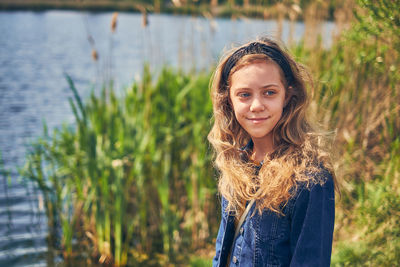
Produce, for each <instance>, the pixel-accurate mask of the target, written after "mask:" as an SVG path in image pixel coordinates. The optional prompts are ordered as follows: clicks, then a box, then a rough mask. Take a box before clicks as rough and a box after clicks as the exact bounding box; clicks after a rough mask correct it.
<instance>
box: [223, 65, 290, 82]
mask: <svg viewBox="0 0 400 267" xmlns="http://www.w3.org/2000/svg"><path fill="white" fill-rule="evenodd" d="M269 84H275V85H279V86H283V87H285V81H284V78H283V75H282V71H281V69H280V67H279V65H278V64H276V63H275V62H274V61H271V60H268V61H265V60H256V61H253V62H248V64H241V65H240V67H238V68H236V69H235V70H234V72H232V73H231V75H230V78H229V87H232V88H237V87H264V86H267V85H269Z"/></svg>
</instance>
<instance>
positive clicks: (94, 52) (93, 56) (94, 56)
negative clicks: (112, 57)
mask: <svg viewBox="0 0 400 267" xmlns="http://www.w3.org/2000/svg"><path fill="white" fill-rule="evenodd" d="M92 59H93V60H94V61H97V60H98V59H99V55H98V54H97V51H96V49H94V48H93V49H92Z"/></svg>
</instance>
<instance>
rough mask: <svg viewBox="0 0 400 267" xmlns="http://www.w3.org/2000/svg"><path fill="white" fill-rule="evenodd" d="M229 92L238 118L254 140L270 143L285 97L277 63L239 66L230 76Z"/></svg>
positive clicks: (260, 62) (263, 62) (265, 62)
mask: <svg viewBox="0 0 400 267" xmlns="http://www.w3.org/2000/svg"><path fill="white" fill-rule="evenodd" d="M229 94H230V99H231V103H232V105H233V110H234V112H235V117H236V119H237V121H238V122H239V124H240V125H241V126H242V127H243V129H244V130H245V131H246V132H247V133H248V134H249V135H250V136H251V138H252V139H253V141H255V140H257V141H261V142H267V143H269V144H272V130H273V129H274V127H275V125H276V124H277V122H278V121H279V119H280V118H281V116H282V111H283V107H284V106H285V99H286V97H285V86H284V85H283V82H282V78H281V74H280V69H279V67H278V65H277V64H276V63H274V62H268V61H259V62H254V63H251V64H249V65H246V66H244V67H242V68H240V69H239V70H237V71H236V72H234V73H233V74H232V76H231V87H230V92H229Z"/></svg>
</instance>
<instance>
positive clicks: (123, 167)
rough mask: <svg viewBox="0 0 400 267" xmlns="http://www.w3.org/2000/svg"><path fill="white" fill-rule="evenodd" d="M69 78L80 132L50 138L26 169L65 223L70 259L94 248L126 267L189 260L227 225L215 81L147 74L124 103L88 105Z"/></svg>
mask: <svg viewBox="0 0 400 267" xmlns="http://www.w3.org/2000/svg"><path fill="white" fill-rule="evenodd" d="M67 80H68V82H69V84H70V88H71V90H72V92H73V98H71V99H70V103H71V108H72V110H73V113H74V115H75V119H76V126H75V128H71V127H67V126H64V127H63V128H62V129H61V130H56V131H55V132H54V134H53V136H52V137H51V138H43V139H42V140H40V141H39V142H38V144H37V145H36V146H34V147H33V148H32V150H31V151H30V153H29V155H28V158H27V165H26V166H25V172H24V175H25V176H26V177H28V178H29V179H31V180H33V181H35V182H36V184H37V185H38V187H39V188H40V189H42V191H43V192H44V197H45V203H46V208H47V214H48V216H49V218H50V219H49V223H50V224H53V226H54V225H56V224H57V223H59V224H60V225H61V228H62V237H61V244H62V250H63V253H64V256H65V258H66V259H67V260H68V259H69V258H74V256H75V255H76V254H77V253H78V252H79V250H77V248H78V247H79V248H80V249H81V248H82V246H83V245H84V244H87V245H86V246H85V249H86V250H89V253H90V254H91V255H92V256H93V258H97V259H99V261H100V262H102V263H107V262H108V263H111V262H112V263H113V264H115V265H116V266H124V265H126V264H127V263H129V262H131V263H132V262H136V263H140V262H141V263H143V261H145V262H147V264H153V263H154V262H157V261H160V260H162V258H160V257H159V256H157V255H158V254H159V255H167V259H168V262H181V261H182V260H184V259H185V257H183V256H182V255H186V254H185V253H183V254H182V252H184V251H185V252H188V251H193V250H195V249H197V248H199V246H203V245H204V244H205V242H209V241H210V240H211V238H212V237H213V235H214V233H215V231H216V229H215V228H216V227H217V226H216V225H217V220H216V219H215V220H211V221H209V220H207V219H206V218H212V217H214V216H215V211H216V207H215V205H217V204H214V203H216V201H215V200H216V199H215V193H216V191H215V181H214V174H213V172H212V169H211V168H210V155H209V148H208V146H207V145H205V142H206V136H207V132H208V131H209V127H210V123H209V119H210V115H211V103H210V100H209V99H208V97H206V95H207V92H208V80H209V75H207V74H202V75H199V76H193V77H192V76H190V75H184V74H182V73H176V72H173V71H171V70H170V69H167V68H166V69H164V70H163V71H162V72H161V73H160V75H159V78H158V81H157V83H155V84H153V81H152V77H151V75H150V73H149V69H148V68H145V70H144V74H143V79H142V81H141V82H140V83H135V84H134V85H133V86H132V87H130V88H128V89H127V91H126V93H125V95H124V97H123V98H121V99H118V98H117V97H116V96H115V94H114V91H113V90H112V88H108V89H107V94H106V93H105V92H106V89H105V88H104V89H103V93H102V94H101V95H100V96H99V97H97V96H95V95H94V94H92V96H91V97H90V99H89V100H88V101H87V102H86V103H84V102H83V101H82V100H81V99H80V97H79V95H78V92H77V89H76V88H75V86H74V83H73V81H72V80H71V79H70V78H69V77H67ZM44 161H45V163H44ZM53 214H54V215H53ZM209 223H212V224H209ZM210 234H211V235H210ZM74 240H78V244H79V246H75V245H74ZM157 257H159V259H157ZM154 259H156V260H154Z"/></svg>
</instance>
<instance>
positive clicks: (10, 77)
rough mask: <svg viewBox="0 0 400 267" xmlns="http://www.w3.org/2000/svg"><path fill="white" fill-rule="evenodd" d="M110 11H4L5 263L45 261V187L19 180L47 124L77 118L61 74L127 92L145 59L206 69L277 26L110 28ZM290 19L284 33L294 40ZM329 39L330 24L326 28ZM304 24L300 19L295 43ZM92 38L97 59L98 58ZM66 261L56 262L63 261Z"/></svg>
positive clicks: (166, 18)
mask: <svg viewBox="0 0 400 267" xmlns="http://www.w3.org/2000/svg"><path fill="white" fill-rule="evenodd" d="M111 17H112V13H95V14H92V13H85V12H75V11H74V12H69V11H48V12H0V152H1V155H2V158H3V161H4V165H5V168H6V169H7V170H10V171H11V175H10V181H7V179H6V178H5V177H3V176H0V266H48V265H52V264H51V262H52V260H48V256H49V253H48V247H47V242H46V236H47V227H46V216H45V213H44V210H43V203H42V200H41V196H40V194H39V193H38V192H37V191H36V190H35V188H34V187H33V186H32V185H31V184H29V183H23V182H21V178H20V177H19V175H18V172H17V166H22V165H23V164H24V155H25V151H26V147H27V145H28V144H29V143H30V142H31V141H32V140H35V138H37V137H38V136H40V135H41V134H42V128H43V121H46V123H47V125H48V127H49V129H54V128H55V127H60V126H61V125H62V123H73V116H72V112H71V111H70V107H69V104H68V97H70V96H72V94H71V92H70V90H69V89H68V85H67V82H66V80H65V77H64V74H65V73H68V74H69V75H70V76H71V77H72V79H73V80H74V81H75V82H76V85H77V88H78V91H79V92H80V94H81V95H82V96H83V97H85V96H87V95H88V94H89V93H90V91H91V90H92V89H93V88H94V90H98V89H96V88H99V85H100V84H101V83H102V82H103V80H104V79H105V78H112V79H113V80H114V81H115V88H116V89H119V90H121V88H124V87H126V86H128V85H129V84H131V83H132V82H133V81H134V80H135V79H140V73H141V71H142V68H143V64H144V62H148V63H149V64H150V67H151V69H152V70H153V71H157V70H159V69H160V67H161V66H162V65H164V64H170V65H172V66H175V67H177V68H182V69H184V70H191V69H196V70H202V69H208V68H209V66H210V65H212V64H213V63H215V61H216V60H217V59H218V56H219V55H220V52H221V51H222V49H223V48H224V47H229V44H230V43H243V42H245V41H248V40H249V39H251V38H254V37H256V36H260V35H264V34H268V35H274V34H275V33H276V28H277V25H276V22H274V21H262V20H252V19H248V20H247V19H246V20H236V21H231V20H227V19H216V20H215V21H212V22H210V21H209V20H207V19H205V18H193V17H190V16H172V15H150V16H149V18H148V19H149V26H148V27H146V28H143V27H142V26H141V23H142V17H141V15H140V14H132V13H129V14H128V13H122V14H119V16H118V24H117V30H116V32H115V33H114V34H112V33H111V32H110V21H111ZM288 28H289V26H288V23H286V22H285V23H284V28H283V37H282V39H283V40H287V39H288V31H289V30H288ZM323 29H324V36H323V42H324V44H325V45H328V46H329V44H330V40H331V34H332V31H333V29H334V26H333V24H332V23H325V24H324V26H323ZM303 33H304V25H303V24H302V23H297V24H296V26H295V36H294V39H295V40H299V39H300V38H301V37H302V36H303ZM89 35H90V36H92V38H93V40H94V44H95V48H96V50H97V51H98V54H99V60H98V62H97V63H95V62H94V61H93V60H92V58H91V50H92V47H91V45H90V43H89V41H88V36H89ZM60 260H61V259H59V260H58V261H60Z"/></svg>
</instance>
